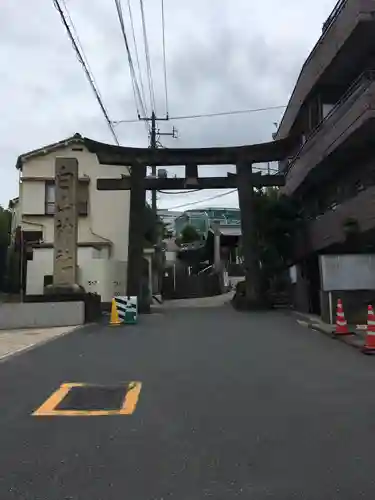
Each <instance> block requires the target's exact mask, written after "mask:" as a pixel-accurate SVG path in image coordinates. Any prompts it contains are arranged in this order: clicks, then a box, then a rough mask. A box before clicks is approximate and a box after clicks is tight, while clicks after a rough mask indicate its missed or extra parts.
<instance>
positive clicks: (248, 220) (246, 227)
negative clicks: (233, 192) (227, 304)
mask: <svg viewBox="0 0 375 500" xmlns="http://www.w3.org/2000/svg"><path fill="white" fill-rule="evenodd" d="M236 169H237V188H238V200H239V206H240V209H241V227H242V248H243V256H244V268H245V279H246V285H245V296H242V297H236V300H237V301H238V304H237V305H238V307H239V308H241V309H262V308H264V307H265V306H266V301H265V299H264V297H263V296H262V292H261V273H260V265H259V255H258V245H257V241H256V234H255V220H254V206H253V204H254V200H253V198H254V190H253V173H252V165H251V164H249V163H245V162H239V163H238V164H237V165H236ZM235 305H236V303H235Z"/></svg>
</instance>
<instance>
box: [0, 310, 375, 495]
mask: <svg viewBox="0 0 375 500" xmlns="http://www.w3.org/2000/svg"><path fill="white" fill-rule="evenodd" d="M131 381H138V382H141V384H142V389H141V391H140V393H139V398H138V401H137V404H136V408H135V412H134V413H133V414H131V415H118V416H97V417H96V416H77V417H74V416H50V417H43V416H32V413H33V412H34V411H35V410H37V409H38V408H39V407H40V406H41V405H42V404H43V403H44V402H45V401H46V400H47V399H48V398H49V397H50V396H51V395H52V394H53V393H54V392H55V391H56V390H57V389H58V388H59V386H60V385H61V384H63V383H90V384H99V385H100V386H103V385H108V386H118V385H119V384H123V383H125V382H131ZM374 384H375V359H373V358H371V357H366V356H364V355H362V354H360V353H359V352H357V351H355V350H354V349H351V348H349V347H347V346H345V345H344V344H342V343H340V342H337V341H335V340H332V339H330V338H328V337H325V336H324V335H322V334H320V333H317V332H314V331H311V330H309V329H306V328H303V327H301V326H299V325H298V324H297V322H296V320H295V317H294V316H292V315H287V314H286V313H283V312H269V313H237V312H235V311H234V310H232V309H231V307H230V306H228V305H227V306H223V307H218V308H202V309H184V310H182V309H181V310H177V309H176V310H170V311H167V312H165V313H158V314H153V315H149V316H142V317H141V320H140V324H138V325H135V326H128V327H112V328H111V327H109V326H88V327H86V328H84V329H81V330H77V331H75V332H73V333H71V334H69V335H67V336H64V337H61V338H59V339H57V340H55V341H53V342H50V343H48V344H45V345H42V346H40V347H38V348H36V349H34V350H32V351H28V352H25V353H23V354H20V355H17V356H14V357H12V358H10V359H8V360H6V361H5V362H2V363H0V397H1V402H2V404H1V410H2V411H1V414H0V429H1V431H0V436H1V437H0V470H1V477H0V498H1V500H8V499H9V500H11V499H18V500H44V499H46V500H47V499H48V500H49V499H56V500H67V499H69V500H112V499H113V500H115V499H116V500H120V499H121V500H122V499H129V500H167V499H173V498H175V499H178V500H198V499H204V498H213V499H215V500H230V499H232V498H233V499H234V498H244V499H252V498H254V499H256V500H263V499H272V498H274V499H277V500H291V499H304V500H318V499H319V500H322V499H324V500H336V499H337V500H338V499H339V500H346V499H348V500H349V499H351V500H352V499H354V498H355V499H360V498H361V499H362V498H364V499H373V498H374V495H375V476H373V474H374V473H373V462H374V458H375V455H374V454H375V451H374V450H375V399H374V396H373V388H374ZM94 403H95V402H94ZM94 403H93V406H95V404H94ZM98 404H99V403H98V402H96V406H97V405H98ZM96 409H98V408H96Z"/></svg>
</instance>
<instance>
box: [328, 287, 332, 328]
mask: <svg viewBox="0 0 375 500" xmlns="http://www.w3.org/2000/svg"><path fill="white" fill-rule="evenodd" d="M328 305H329V322H330V324H331V325H333V310H332V292H328Z"/></svg>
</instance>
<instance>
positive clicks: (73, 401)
mask: <svg viewBox="0 0 375 500" xmlns="http://www.w3.org/2000/svg"><path fill="white" fill-rule="evenodd" d="M127 390H128V388H127V387H126V386H119V387H100V386H83V387H72V388H71V389H70V391H69V392H68V394H67V395H66V396H65V398H64V399H63V400H62V401H61V402H60V403H59V404H58V405H57V406H56V407H55V408H56V410H76V411H82V410H85V411H87V410H119V409H120V408H121V407H122V404H123V402H124V399H125V396H126V393H127Z"/></svg>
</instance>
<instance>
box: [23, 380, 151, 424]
mask: <svg viewBox="0 0 375 500" xmlns="http://www.w3.org/2000/svg"><path fill="white" fill-rule="evenodd" d="M141 387H142V384H141V383H140V382H130V383H124V384H121V385H117V386H102V385H92V384H79V383H74V384H70V383H69V384H62V385H61V386H60V388H59V389H58V390H57V391H55V392H54V393H53V394H52V395H51V396H50V397H49V398H48V399H47V401H45V402H44V403H43V404H42V406H40V407H39V408H38V409H37V410H36V411H35V412H34V413H33V415H34V416H58V415H60V416H84V415H86V416H90V415H92V416H100V415H131V414H132V413H133V412H134V410H135V408H136V405H137V402H138V397H139V393H140V391H141Z"/></svg>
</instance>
